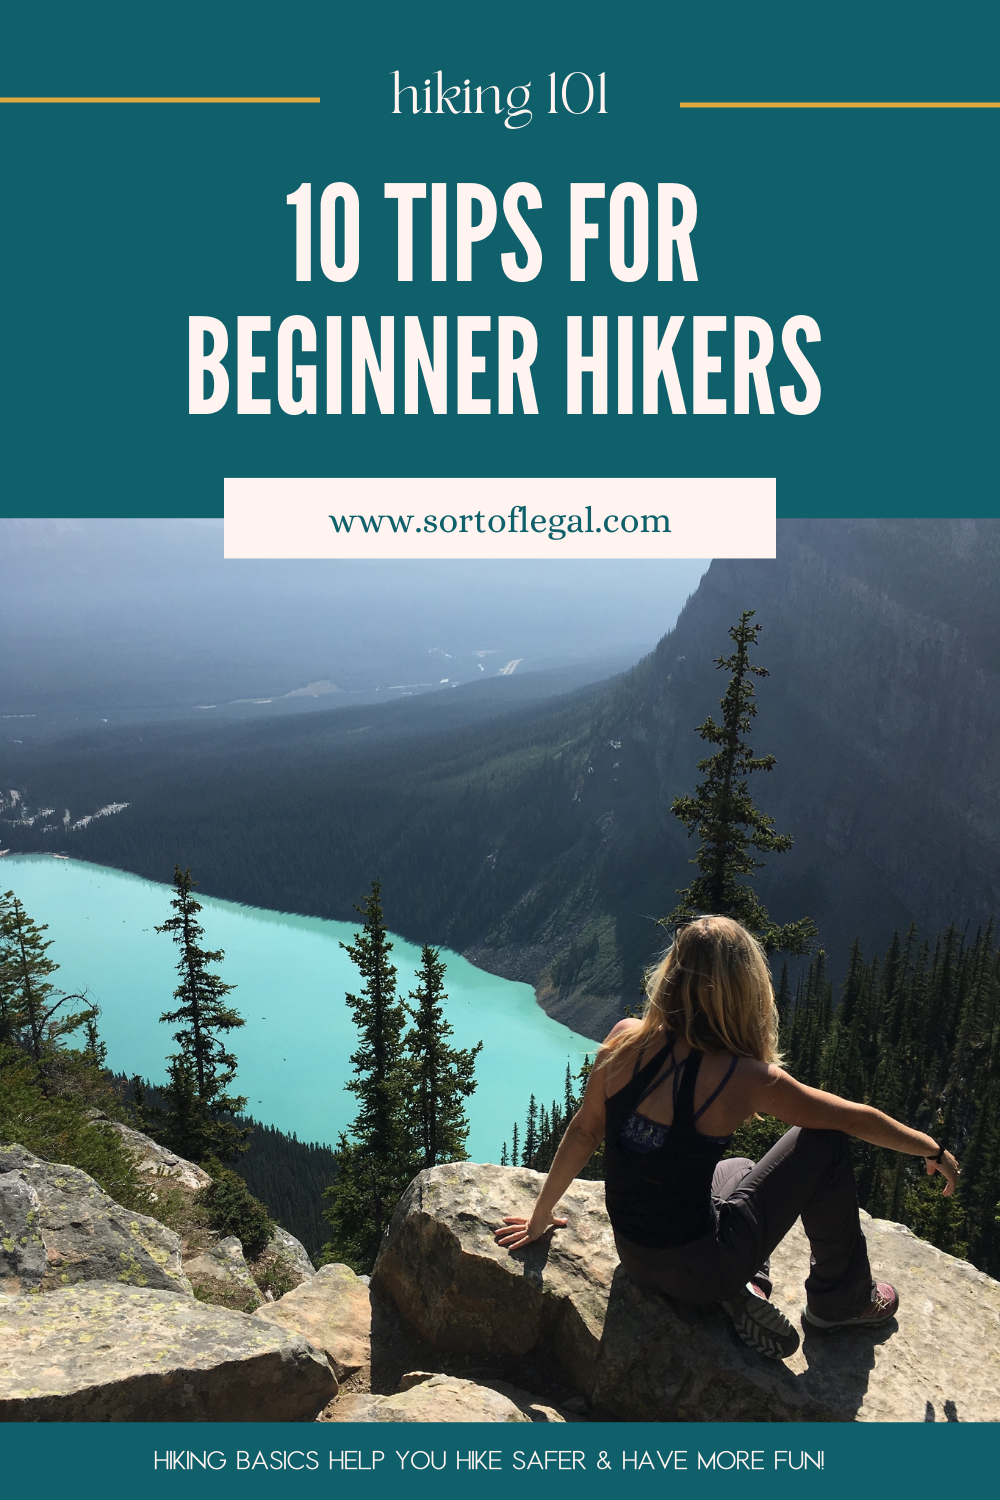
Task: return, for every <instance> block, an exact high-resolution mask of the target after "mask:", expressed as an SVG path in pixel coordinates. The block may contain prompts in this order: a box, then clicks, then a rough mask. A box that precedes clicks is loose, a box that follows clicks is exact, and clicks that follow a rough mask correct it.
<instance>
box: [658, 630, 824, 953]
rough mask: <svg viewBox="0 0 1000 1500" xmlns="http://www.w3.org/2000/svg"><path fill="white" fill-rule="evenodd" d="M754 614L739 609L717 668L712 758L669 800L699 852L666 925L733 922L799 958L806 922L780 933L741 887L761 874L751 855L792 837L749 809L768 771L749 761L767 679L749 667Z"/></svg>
mask: <svg viewBox="0 0 1000 1500" xmlns="http://www.w3.org/2000/svg"><path fill="white" fill-rule="evenodd" d="M753 616H754V611H753V610H752V609H750V610H744V611H743V614H742V615H741V616H740V620H739V623H738V624H736V625H734V626H732V627H731V629H730V631H729V634H730V636H731V638H732V640H733V643H734V645H735V648H736V649H735V651H733V653H732V654H731V655H730V656H720V657H719V658H718V659H717V661H716V667H717V668H718V669H719V670H720V671H727V672H729V673H730V674H731V675H730V679H729V686H728V688H727V689H726V692H725V696H724V697H723V698H722V699H721V700H720V703H721V707H722V723H721V724H717V723H716V722H715V720H714V719H713V718H712V717H711V715H709V717H708V718H707V719H706V720H705V722H704V724H701V725H700V726H699V728H698V733H699V734H700V735H701V738H702V739H703V740H706V741H707V742H708V743H709V744H710V745H718V746H719V749H718V750H717V751H716V753H715V754H714V755H711V756H709V757H708V758H707V759H705V760H700V761H699V762H698V769H699V771H703V772H705V773H706V774H705V779H704V781H702V782H701V783H700V784H699V785H698V786H697V787H696V789H695V791H694V794H693V795H692V796H690V797H675V798H674V802H673V805H672V807H671V812H672V813H673V814H674V816H675V817H677V818H679V819H680V821H681V822H682V823H683V824H684V825H685V827H686V828H687V830H688V835H689V837H690V836H693V835H694V834H696V833H697V835H698V838H699V847H698V853H697V854H696V855H695V857H694V859H693V860H692V861H691V863H692V864H694V865H697V867H698V871H699V873H698V875H697V877H696V878H695V879H694V880H693V881H692V882H691V884H690V885H689V886H688V887H687V889H686V890H683V891H679V892H678V895H679V896H680V898H681V899H680V902H679V904H678V905H677V907H676V908H675V909H674V911H672V912H671V914H670V916H669V917H668V918H667V919H666V924H667V925H672V924H674V923H677V922H684V921H688V920H690V919H691V918H692V917H696V916H700V915H702V914H704V913H710V914H713V915H716V916H724V917H734V918H735V919H736V921H738V922H742V924H743V926H744V927H747V928H748V929H749V930H750V931H751V932H752V933H753V934H754V935H755V936H756V937H757V938H759V940H760V941H761V943H763V945H764V947H765V948H766V949H767V950H768V951H769V952H772V953H775V952H781V953H805V952H807V951H808V948H809V944H810V941H811V939H812V938H813V937H814V936H815V933H816V927H815V924H814V923H813V922H812V920H811V919H810V918H809V917H803V918H800V920H799V921H797V922H789V923H786V924H785V925H783V926H778V925H777V924H776V923H774V922H772V920H771V918H770V916H769V915H768V913H767V911H766V910H765V908H764V906H763V905H762V903H761V902H760V901H759V900H758V898H757V895H756V893H755V892H754V890H753V888H752V887H751V886H750V885H749V884H748V883H747V880H748V878H749V877H752V876H753V874H754V871H755V870H759V869H762V868H763V866H762V864H761V862H760V860H757V859H755V858H754V853H757V854H782V853H784V852H785V851H786V850H788V849H790V848H791V847H792V839H791V835H790V834H787V833H775V831H774V819H773V818H770V817H768V816H767V814H766V813H762V812H761V811H760V809H759V808H758V807H757V806H755V804H754V801H753V798H752V797H751V795H750V790H749V779H750V777H751V775H753V774H754V772H757V771H770V770H772V769H773V767H774V764H775V757H774V756H773V755H756V756H755V755H754V753H753V750H752V749H751V747H750V745H749V744H748V742H747V736H748V735H749V733H750V725H751V721H752V720H753V719H754V718H755V716H756V713H757V704H756V702H755V693H754V683H753V679H754V678H755V677H767V676H768V675H769V673H768V671H767V669H766V668H765V667H760V666H757V665H756V664H754V663H752V662H751V661H750V648H751V646H754V645H756V643H757V637H758V635H759V634H760V631H761V628H762V627H761V626H760V625H759V624H758V625H751V624H750V621H751V620H752V619H753Z"/></svg>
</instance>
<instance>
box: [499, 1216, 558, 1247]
mask: <svg viewBox="0 0 1000 1500" xmlns="http://www.w3.org/2000/svg"><path fill="white" fill-rule="evenodd" d="M568 1223H569V1220H568V1219H557V1218H556V1217H555V1215H554V1214H544V1215H542V1216H541V1217H540V1218H538V1219H536V1218H535V1216H534V1214H532V1216H531V1218H530V1219H525V1218H524V1217H523V1216H521V1215H519V1214H512V1215H510V1217H508V1218H505V1219H504V1221H503V1225H502V1226H501V1228H499V1229H498V1230H496V1231H495V1232H494V1235H493V1238H494V1239H495V1240H496V1242H497V1244H498V1245H502V1246H503V1247H504V1249H505V1250H520V1249H522V1247H523V1246H525V1245H530V1244H531V1243H532V1241H533V1240H538V1239H541V1237H542V1235H543V1234H545V1233H546V1232H547V1231H548V1230H549V1229H565V1227H566V1225H567V1224H568Z"/></svg>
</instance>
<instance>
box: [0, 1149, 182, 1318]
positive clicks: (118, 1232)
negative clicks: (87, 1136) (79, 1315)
mask: <svg viewBox="0 0 1000 1500" xmlns="http://www.w3.org/2000/svg"><path fill="white" fill-rule="evenodd" d="M11 1174H13V1175H14V1176H15V1177H17V1178H18V1179H19V1180H20V1182H21V1183H22V1184H23V1185H24V1187H25V1188H26V1189H28V1190H29V1193H28V1197H30V1204H31V1211H32V1213H33V1214H37V1218H32V1220H31V1231H32V1233H37V1234H38V1235H40V1236H41V1240H42V1244H43V1246H44V1250H45V1256H44V1261H42V1260H41V1258H40V1257H39V1256H38V1255H37V1250H32V1252H31V1254H30V1255H29V1256H28V1258H27V1259H26V1260H24V1261H23V1262H21V1263H20V1264H19V1266H18V1269H17V1271H16V1279H17V1281H18V1283H19V1287H20V1290H21V1291H39V1290H41V1291H43V1292H50V1291H54V1290H55V1289H57V1288H59V1287H64V1286H72V1285H74V1284H75V1283H76V1282H80V1281H117V1282H122V1283H125V1284H126V1285H129V1286H142V1287H150V1288H157V1289H162V1290H164V1291H167V1290H170V1291H176V1292H185V1293H187V1294H188V1295H190V1292H191V1288H190V1285H189V1283H188V1281H187V1278H186V1277H185V1275H184V1273H183V1272H182V1270H181V1242H180V1239H179V1238H178V1236H177V1235H176V1234H174V1233H173V1231H172V1230H170V1229H167V1228H165V1227H164V1225H162V1224H160V1223H158V1222H157V1220H156V1219H150V1218H147V1216H146V1215H145V1214H137V1213H133V1212H132V1211H131V1210H130V1209H126V1208H123V1207H122V1206H121V1204H119V1203H115V1201H114V1199H113V1198H109V1197H108V1195H107V1193H105V1192H103V1191H102V1190H101V1189H100V1188H99V1187H98V1186H97V1183H96V1182H95V1181H94V1179H93V1178H92V1177H88V1176H87V1174H86V1172H81V1171H80V1170H79V1168H77V1167H67V1166H60V1165H57V1164H56V1163H54V1162H48V1161H43V1160H42V1159H41V1157H38V1156H33V1155H32V1153H31V1152H30V1151H26V1150H25V1149H24V1147H23V1146H17V1145H14V1146H2V1145H0V1175H2V1176H3V1177H4V1179H6V1178H7V1177H9V1176H10V1175H11ZM31 1195H33V1197H32V1196H31ZM27 1201H28V1199H27V1198H26V1197H25V1195H24V1194H23V1193H19V1191H18V1190H17V1189H16V1188H15V1187H14V1186H13V1185H11V1186H10V1187H9V1188H8V1192H7V1195H6V1196H5V1197H4V1198H2V1199H0V1242H2V1243H3V1244H4V1247H6V1243H7V1241H8V1240H10V1241H12V1242H13V1243H14V1245H15V1246H16V1245H17V1242H18V1240H19V1239H20V1238H21V1237H23V1235H24V1227H23V1223H24V1221H23V1219H22V1217H21V1212H22V1210H21V1207H19V1206H18V1205H19V1204H21V1205H23V1204H24V1203H26V1202H27ZM8 1216H9V1217H8ZM11 1253H12V1252H9V1251H7V1250H6V1248H5V1249H4V1255H5V1257H7V1256H9V1255H10V1254H11ZM13 1254H14V1255H15V1257H16V1256H17V1254H18V1252H17V1251H16V1250H15V1251H14V1252H13ZM4 1274H6V1275H7V1276H8V1278H10V1273H9V1272H5V1273H4ZM8 1289H9V1290H13V1289H14V1288H13V1286H9V1288H8Z"/></svg>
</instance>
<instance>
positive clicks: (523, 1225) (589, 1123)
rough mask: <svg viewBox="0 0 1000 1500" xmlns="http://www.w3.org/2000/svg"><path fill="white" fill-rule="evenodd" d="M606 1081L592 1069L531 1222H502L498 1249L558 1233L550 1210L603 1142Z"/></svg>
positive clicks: (561, 1221) (600, 1071)
mask: <svg viewBox="0 0 1000 1500" xmlns="http://www.w3.org/2000/svg"><path fill="white" fill-rule="evenodd" d="M621 1024H622V1023H621V1022H619V1025H621ZM633 1024H634V1023H633ZM615 1030H617V1027H616V1028H615ZM613 1035H614V1032H612V1036H613ZM603 1055H604V1049H603V1047H602V1048H601V1051H600V1052H599V1053H598V1055H597V1056H598V1061H601V1060H602V1058H603ZM605 1077H606V1069H604V1068H598V1067H597V1066H596V1064H595V1066H594V1067H593V1068H591V1070H590V1077H589V1078H588V1079H587V1087H586V1089H585V1090H584V1094H583V1102H582V1104H581V1105H580V1108H579V1109H578V1110H577V1112H576V1114H575V1115H574V1116H573V1118H572V1120H570V1122H569V1125H568V1126H567V1128H566V1133H565V1135H564V1136H563V1138H562V1140H561V1141H560V1142H559V1150H558V1151H557V1152H556V1154H555V1160H554V1161H553V1163H552V1165H551V1167H550V1168H549V1171H548V1175H547V1176H546V1178H545V1181H544V1182H543V1183H542V1190H541V1192H540V1193H539V1195H538V1201H537V1202H536V1204H535V1208H534V1211H533V1213H532V1215H531V1218H530V1219H525V1218H523V1217H521V1216H511V1217H508V1218H505V1219H504V1221H503V1224H502V1226H501V1227H500V1228H499V1229H498V1230H497V1231H496V1234H495V1236H494V1238H495V1239H496V1241H497V1244H498V1245H503V1246H504V1248H505V1249H507V1250H519V1249H520V1248H521V1246H522V1245H529V1244H530V1243H531V1241H532V1240H537V1239H538V1238H539V1237H540V1236H541V1235H543V1234H544V1233H545V1231H546V1230H547V1229H549V1228H551V1227H553V1226H555V1228H557V1229H561V1228H563V1226H564V1225H565V1223H566V1220H565V1219H560V1218H555V1217H554V1216H553V1213H552V1210H553V1209H554V1208H555V1206H556V1204H557V1203H558V1202H559V1199H560V1198H561V1197H562V1195H563V1193H564V1192H565V1191H566V1189H567V1188H568V1187H569V1185H570V1183H571V1182H572V1181H573V1179H574V1177H576V1176H577V1175H578V1174H579V1173H580V1172H581V1171H582V1170H583V1168H584V1167H585V1166H586V1164H587V1162H588V1161H589V1160H590V1158H591V1157H592V1156H593V1154H594V1152H595V1151H596V1150H597V1148H598V1146H599V1145H600V1144H601V1142H602V1141H603V1139H604V1098H605Z"/></svg>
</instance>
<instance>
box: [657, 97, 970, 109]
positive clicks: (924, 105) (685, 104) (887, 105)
mask: <svg viewBox="0 0 1000 1500" xmlns="http://www.w3.org/2000/svg"><path fill="white" fill-rule="evenodd" d="M679 107H680V108H681V109H1000V101H995V102H990V103H983V104H973V103H970V102H967V101H965V100H961V101H959V102H955V103H950V104H948V103H939V102H937V101H935V100H927V99H924V100H918V101H917V102H915V103H899V102H896V101H889V102H883V103H878V102H873V101H871V100H867V101H863V102H862V101H854V100H848V101H844V100H839V101H836V100H835V101H829V100H818V101H817V100H806V101H798V102H792V103H788V102H784V101H782V102H778V103H774V102H772V103H762V102H760V101H758V100H737V101H733V100H726V101H724V102H722V103H711V104H710V103H702V102H701V101H700V100H698V101H691V100H686V101H683V100H682V101H681V104H680V106H679Z"/></svg>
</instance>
